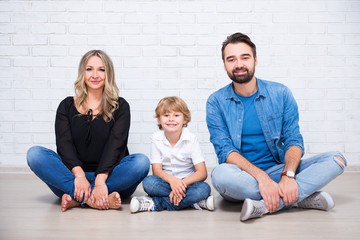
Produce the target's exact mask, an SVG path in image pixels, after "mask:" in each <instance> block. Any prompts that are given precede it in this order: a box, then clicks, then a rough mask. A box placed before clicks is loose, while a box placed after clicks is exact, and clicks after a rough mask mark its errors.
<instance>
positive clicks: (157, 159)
mask: <svg viewBox="0 0 360 240" xmlns="http://www.w3.org/2000/svg"><path fill="white" fill-rule="evenodd" d="M151 140H152V144H151V155H150V159H151V160H150V161H151V163H152V164H153V163H161V164H162V169H163V170H164V171H165V172H166V173H167V174H170V175H173V176H175V177H177V178H181V179H182V178H186V177H188V176H190V175H191V174H193V173H194V172H195V165H196V164H198V163H201V162H205V158H204V155H203V154H202V152H201V149H200V145H199V143H198V141H197V138H196V136H195V135H194V134H192V133H191V132H190V131H189V130H188V129H187V128H186V127H184V128H183V129H182V132H181V136H180V139H179V141H178V142H177V143H176V145H175V146H174V147H172V146H171V145H170V143H169V141H168V140H167V138H166V136H165V132H164V131H158V132H155V133H154V134H153V135H152V138H151Z"/></svg>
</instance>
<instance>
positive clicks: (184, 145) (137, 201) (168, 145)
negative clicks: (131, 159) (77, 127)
mask: <svg viewBox="0 0 360 240" xmlns="http://www.w3.org/2000/svg"><path fill="white" fill-rule="evenodd" d="M155 113H156V118H157V120H158V126H159V129H160V131H158V132H156V133H154V134H153V136H152V149H151V157H150V158H151V164H152V169H153V176H148V177H146V178H145V179H144V181H143V187H144V190H145V192H146V193H147V194H149V196H150V197H148V196H142V197H133V198H132V199H131V202H130V212H131V213H136V212H141V211H162V210H165V209H167V210H168V211H174V210H180V209H183V208H187V207H190V206H193V207H195V208H197V209H200V208H204V209H208V210H211V211H212V210H214V197H213V196H210V186H209V185H208V184H207V183H205V182H203V181H204V180H205V179H206V177H207V171H206V166H205V159H204V157H203V154H202V152H201V149H200V145H199V143H198V141H197V139H196V137H195V135H194V134H192V133H190V131H189V130H188V129H187V128H186V126H187V124H188V123H189V122H190V120H191V114H190V111H189V109H188V107H187V105H186V103H185V102H184V101H183V100H182V99H180V98H179V97H165V98H163V99H161V100H160V102H159V103H158V105H157V107H156V109H155Z"/></svg>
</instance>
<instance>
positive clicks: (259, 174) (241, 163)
mask: <svg viewBox="0 0 360 240" xmlns="http://www.w3.org/2000/svg"><path fill="white" fill-rule="evenodd" d="M226 163H231V164H234V165H236V166H238V167H239V168H240V169H241V170H243V171H245V172H247V173H248V174H250V175H251V176H253V177H254V178H255V179H256V181H258V182H260V181H261V180H264V179H265V178H267V177H268V175H267V173H265V172H264V171H263V170H261V169H260V168H258V167H257V166H255V165H254V164H252V163H251V162H250V161H249V160H247V159H246V158H244V157H243V156H242V155H241V154H239V153H237V152H231V153H230V154H229V156H228V157H227V159H226Z"/></svg>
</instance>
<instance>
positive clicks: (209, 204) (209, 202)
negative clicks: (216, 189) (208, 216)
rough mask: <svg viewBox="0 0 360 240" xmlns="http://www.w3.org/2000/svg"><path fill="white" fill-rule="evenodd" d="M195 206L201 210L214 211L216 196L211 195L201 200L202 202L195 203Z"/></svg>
mask: <svg viewBox="0 0 360 240" xmlns="http://www.w3.org/2000/svg"><path fill="white" fill-rule="evenodd" d="M192 207H193V208H195V209H198V210H201V209H202V208H203V209H207V210H210V211H214V209H215V199H214V196H209V197H208V198H207V199H204V200H201V201H200V202H197V203H194V204H193V206H192Z"/></svg>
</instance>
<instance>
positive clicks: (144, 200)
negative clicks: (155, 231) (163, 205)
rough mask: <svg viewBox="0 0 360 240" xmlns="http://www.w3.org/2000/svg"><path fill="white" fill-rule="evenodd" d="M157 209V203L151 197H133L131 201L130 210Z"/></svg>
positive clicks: (134, 211)
mask: <svg viewBox="0 0 360 240" xmlns="http://www.w3.org/2000/svg"><path fill="white" fill-rule="evenodd" d="M145 211H155V204H154V201H153V200H152V199H151V197H147V196H142V197H133V198H132V199H131V202H130V212H131V213H136V212H145Z"/></svg>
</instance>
